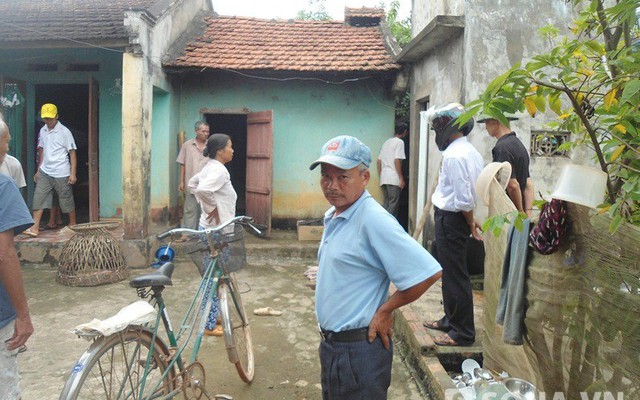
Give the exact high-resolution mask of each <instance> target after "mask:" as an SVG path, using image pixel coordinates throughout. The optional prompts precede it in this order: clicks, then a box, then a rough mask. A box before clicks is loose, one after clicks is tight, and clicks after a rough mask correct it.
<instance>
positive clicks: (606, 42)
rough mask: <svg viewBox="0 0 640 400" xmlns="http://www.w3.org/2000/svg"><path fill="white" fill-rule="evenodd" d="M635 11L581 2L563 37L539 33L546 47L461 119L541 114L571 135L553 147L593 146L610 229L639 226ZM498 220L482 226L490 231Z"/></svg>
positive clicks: (639, 65)
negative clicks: (603, 180) (603, 174)
mask: <svg viewBox="0 0 640 400" xmlns="http://www.w3.org/2000/svg"><path fill="white" fill-rule="evenodd" d="M573 1H574V2H575V3H584V1H581V0H573ZM637 7H638V1H637V0H619V1H615V2H605V1H604V0H589V1H587V5H586V7H583V8H582V11H581V12H580V13H579V16H578V18H577V19H576V20H575V21H574V25H573V26H574V27H575V31H574V35H573V36H571V37H570V38H567V37H564V38H563V37H560V36H559V35H558V32H557V31H556V30H555V29H554V28H553V27H544V28H542V29H540V33H541V34H542V35H543V36H544V38H543V39H542V40H545V41H548V44H549V45H550V46H551V49H550V50H549V51H548V52H546V53H543V54H537V55H533V56H532V57H531V61H529V62H528V63H527V64H526V65H525V67H521V66H519V65H516V66H514V67H513V68H511V69H509V70H507V71H505V72H504V73H502V74H500V75H499V76H497V77H496V78H495V79H494V80H493V81H491V82H490V83H489V85H488V86H487V88H486V89H485V91H484V93H482V94H481V95H480V96H479V98H478V99H476V100H474V101H473V102H471V103H469V105H468V108H467V110H468V111H467V113H466V114H465V115H464V117H465V118H466V119H467V120H468V119H469V118H472V116H473V115H475V114H477V113H483V114H487V115H490V116H492V117H494V118H496V119H498V120H500V121H502V122H503V123H505V122H506V118H505V114H506V113H513V112H526V113H527V114H529V115H530V116H531V117H535V116H539V115H540V114H543V113H544V114H545V115H546V116H549V117H552V118H553V121H551V122H550V123H549V124H547V127H546V128H547V129H552V130H558V131H564V132H566V131H569V132H571V133H572V136H571V141H568V142H565V143H563V144H562V145H561V146H560V148H561V150H571V149H573V148H574V147H575V146H577V145H586V146H587V147H589V148H591V149H594V150H595V151H594V153H593V154H594V159H595V160H596V162H597V164H599V165H600V167H601V168H602V170H603V171H605V172H607V174H608V178H607V189H608V190H607V205H606V206H607V207H610V208H608V209H607V212H608V213H609V215H611V216H612V218H614V220H613V223H612V228H613V229H617V227H618V226H619V224H621V223H623V222H624V221H628V222H631V223H634V224H636V225H640V107H639V106H638V104H640V74H639V73H638V71H640V51H639V50H638V48H637V45H636V47H634V46H633V41H632V40H631V39H632V38H634V37H635V35H636V34H637V32H636V31H633V30H632V29H637V27H636V26H635V24H636V8H637ZM563 104H564V106H565V108H564V109H563ZM547 110H550V111H552V112H553V114H551V113H546V112H547ZM549 114H551V115H549ZM554 114H555V115H554ZM532 125H538V124H537V123H533V124H532ZM506 221H507V219H505V218H504V217H502V219H500V218H498V219H494V220H491V221H488V222H485V225H486V228H487V230H489V231H493V232H494V233H496V232H498V231H499V230H501V226H502V225H504V223H506ZM514 222H515V220H514Z"/></svg>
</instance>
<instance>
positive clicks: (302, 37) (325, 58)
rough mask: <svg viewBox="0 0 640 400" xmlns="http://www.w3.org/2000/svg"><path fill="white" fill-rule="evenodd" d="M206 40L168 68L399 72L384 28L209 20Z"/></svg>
mask: <svg viewBox="0 0 640 400" xmlns="http://www.w3.org/2000/svg"><path fill="white" fill-rule="evenodd" d="M205 23H206V26H205V28H204V33H203V34H202V36H200V37H198V38H195V39H194V40H191V41H190V42H189V43H187V45H186V46H185V48H184V49H179V54H180V55H179V56H176V57H173V58H171V59H170V60H169V61H168V62H167V63H165V65H167V66H174V67H198V68H202V67H208V68H213V69H238V70H256V69H269V70H277V71H293V70H296V71H310V72H311V71H312V72H354V71H393V70H398V69H399V68H400V66H399V65H398V64H396V63H395V62H394V61H393V56H392V54H390V53H389V52H388V51H387V49H386V48H385V46H384V38H383V34H382V31H381V29H380V27H378V26H367V27H352V26H349V25H345V24H344V23H343V22H340V21H299V20H295V21H294V20H264V19H257V18H245V17H215V18H210V17H207V18H206V19H205Z"/></svg>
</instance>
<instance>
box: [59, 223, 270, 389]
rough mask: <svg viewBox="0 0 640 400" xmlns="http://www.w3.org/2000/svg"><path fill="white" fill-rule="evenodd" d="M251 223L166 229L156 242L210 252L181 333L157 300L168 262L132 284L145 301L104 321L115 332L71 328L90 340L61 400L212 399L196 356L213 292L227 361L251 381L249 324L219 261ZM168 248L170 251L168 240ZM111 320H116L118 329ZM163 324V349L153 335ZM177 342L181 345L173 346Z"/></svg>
mask: <svg viewBox="0 0 640 400" xmlns="http://www.w3.org/2000/svg"><path fill="white" fill-rule="evenodd" d="M251 222H252V218H250V217H244V216H241V217H235V218H233V219H232V220H230V221H229V222H227V223H225V224H222V225H219V226H217V227H216V228H212V229H205V230H202V231H197V230H191V229H172V230H169V231H167V232H164V233H162V234H160V235H158V239H159V240H163V239H165V238H167V237H171V238H173V237H174V236H177V235H191V236H194V235H195V236H199V237H200V240H201V243H202V244H203V246H204V248H201V249H202V250H206V251H208V252H209V256H210V257H209V261H208V262H207V263H205V264H204V265H203V269H202V270H201V275H202V280H201V283H200V287H199V288H198V290H197V291H196V293H195V295H194V297H193V300H192V301H191V304H190V306H189V308H188V309H187V312H186V314H185V316H184V319H183V321H182V324H181V325H180V329H179V330H177V331H176V332H174V330H173V327H172V324H171V321H170V319H169V313H168V310H167V305H166V304H165V301H164V299H163V297H162V291H163V290H164V288H165V286H171V285H172V283H171V275H172V273H173V270H174V264H173V263H172V262H170V261H169V262H166V263H164V264H162V265H161V266H159V268H157V269H156V270H155V271H154V272H153V273H150V274H146V275H142V276H139V277H136V278H133V279H131V280H130V282H129V285H130V286H131V287H133V288H135V289H136V293H137V295H138V296H139V297H140V298H141V299H149V300H148V301H144V300H139V301H138V302H136V303H133V304H131V305H130V306H127V307H125V308H123V309H122V310H121V311H120V312H119V313H118V314H116V315H115V316H114V317H112V318H111V319H109V320H105V321H103V322H106V321H110V322H111V323H112V324H113V325H114V326H117V328H115V329H116V330H117V332H115V333H110V334H107V335H105V334H103V333H101V332H100V331H99V330H96V328H95V327H94V326H93V325H91V323H90V324H84V326H83V325H81V326H80V327H83V329H80V330H78V329H76V333H77V334H78V335H79V336H82V337H86V338H89V339H91V340H93V343H92V344H91V345H90V346H89V348H88V349H87V350H86V351H85V353H84V354H83V355H82V356H81V357H80V359H79V360H78V361H77V363H76V364H75V365H74V367H73V368H72V370H71V372H70V373H69V376H68V378H67V381H66V383H65V385H64V388H63V390H62V393H61V394H60V399H65V400H66V399H70V400H76V399H92V400H94V399H171V398H174V397H175V396H177V395H178V394H179V393H180V392H182V393H183V395H184V397H185V398H186V399H191V398H195V399H200V398H202V397H203V396H204V397H206V398H208V399H210V398H211V397H210V396H209V394H208V392H207V391H206V388H205V373H204V368H203V366H202V364H201V363H200V362H199V361H198V360H197V355H198V352H199V350H200V345H201V342H202V336H203V333H204V329H205V325H206V320H207V317H208V316H209V311H210V309H211V306H212V303H213V297H214V296H213V294H214V293H216V292H217V293H218V298H219V308H220V314H221V319H222V329H223V337H224V342H225V347H226V350H227V355H228V358H229V361H230V362H231V363H233V364H234V365H235V367H236V370H237V372H238V375H239V376H240V378H241V379H242V380H243V381H244V382H246V383H250V382H251V381H252V380H253V376H254V356H253V344H252V341H251V331H250V327H249V320H248V318H247V314H246V313H245V310H244V306H243V304H242V299H241V297H240V291H239V290H238V287H237V283H236V280H235V278H234V276H233V272H231V271H230V270H229V269H231V268H227V266H226V264H228V263H225V262H221V261H222V260H221V258H223V257H224V256H225V253H227V254H228V251H227V250H229V249H230V251H233V246H234V244H233V242H234V241H237V240H236V239H237V236H238V233H237V228H240V233H242V232H243V229H242V226H248V227H250V228H251V229H252V230H253V231H254V232H255V233H257V234H258V235H259V234H260V230H258V229H257V228H256V227H255V226H254V225H253V224H252V223H251ZM230 230H231V232H230ZM243 238H244V236H242V239H243ZM241 246H242V248H241V257H246V256H245V254H244V242H242V244H241ZM237 247H239V245H237ZM167 248H168V249H171V241H170V242H169V244H168V246H167ZM167 253H169V252H168V251H166V252H165V254H167ZM171 254H173V253H172V252H171ZM171 259H172V257H171ZM244 261H245V262H246V260H244ZM203 302H204V306H203ZM132 310H133V311H132ZM132 313H135V315H131V314H132ZM120 315H124V316H125V317H124V320H125V322H124V323H123V322H122V321H119V316H120ZM149 315H151V316H149ZM121 319H122V318H121ZM115 321H119V325H118V323H116V322H115ZM160 321H162V324H160ZM150 324H151V325H150ZM87 325H88V326H89V327H88V328H87V327H86V326H87ZM161 325H162V326H163V327H164V333H165V335H166V338H167V340H168V343H169V345H168V346H167V344H166V343H165V341H164V340H162V339H161V338H160V336H159V335H158V334H159V333H160V332H159V328H160V326H161ZM78 328H79V327H78ZM185 336H186V338H185ZM194 337H195V341H194V342H193V349H192V351H191V355H190V358H189V362H188V363H186V362H185V361H186V359H185V358H184V357H183V353H184V352H185V349H186V347H187V345H188V344H189V343H190V342H191V340H192V339H193V338H194ZM181 339H184V340H183V342H182V344H180V345H179V344H178V343H179V341H180V340H181ZM215 398H216V399H231V397H229V396H226V395H216V396H215Z"/></svg>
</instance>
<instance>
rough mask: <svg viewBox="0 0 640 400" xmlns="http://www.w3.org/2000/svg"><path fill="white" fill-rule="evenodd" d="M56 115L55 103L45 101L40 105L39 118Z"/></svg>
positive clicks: (54, 116)
mask: <svg viewBox="0 0 640 400" xmlns="http://www.w3.org/2000/svg"><path fill="white" fill-rule="evenodd" d="M57 116H58V107H56V105H55V104H51V103H46V104H43V105H42V109H41V110H40V117H41V118H56V117H57Z"/></svg>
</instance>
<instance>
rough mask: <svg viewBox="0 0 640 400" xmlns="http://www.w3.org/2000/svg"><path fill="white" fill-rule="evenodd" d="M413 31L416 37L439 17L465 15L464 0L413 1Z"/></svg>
mask: <svg viewBox="0 0 640 400" xmlns="http://www.w3.org/2000/svg"><path fill="white" fill-rule="evenodd" d="M411 3H412V6H413V8H412V10H411V18H412V21H411V23H412V24H411V31H412V36H414V37H415V36H416V35H417V34H418V33H419V32H420V31H421V30H422V29H424V27H425V26H427V24H429V22H431V20H432V19H433V18H435V17H436V16H437V15H463V14H464V7H465V1H464V0H427V1H425V0H412V2H411Z"/></svg>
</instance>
